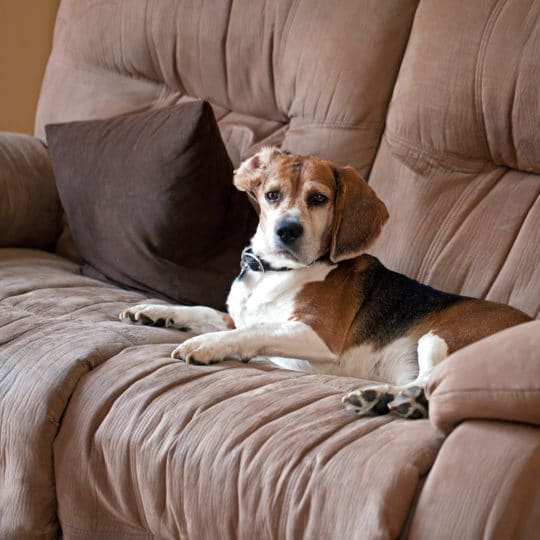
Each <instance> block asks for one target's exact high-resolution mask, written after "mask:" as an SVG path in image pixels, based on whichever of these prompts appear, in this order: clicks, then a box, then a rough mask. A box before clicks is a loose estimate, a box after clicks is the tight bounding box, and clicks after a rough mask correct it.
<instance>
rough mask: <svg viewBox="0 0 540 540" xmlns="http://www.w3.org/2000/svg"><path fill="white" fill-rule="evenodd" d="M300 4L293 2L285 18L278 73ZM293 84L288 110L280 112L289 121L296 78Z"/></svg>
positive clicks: (294, 94) (297, 1) (297, 0)
mask: <svg viewBox="0 0 540 540" xmlns="http://www.w3.org/2000/svg"><path fill="white" fill-rule="evenodd" d="M298 4H299V0H296V1H295V2H294V3H293V5H292V6H291V7H290V8H289V10H288V12H287V18H286V20H285V24H284V25H283V33H282V38H281V46H280V50H279V55H278V65H277V71H278V73H281V64H282V59H283V57H284V54H283V53H284V51H285V50H286V49H287V43H288V41H289V34H290V32H291V28H292V24H293V22H294V18H295V16H296V11H297V10H298ZM293 86H294V88H293V91H292V93H291V94H290V95H291V96H292V97H291V98H290V101H289V103H288V104H287V110H286V111H283V110H280V112H281V113H283V115H284V116H285V117H286V118H288V119H289V121H290V118H291V105H292V102H293V101H294V97H295V96H296V78H294V79H293ZM275 88H276V87H274V90H275ZM275 99H276V103H277V96H276V98H275Z"/></svg>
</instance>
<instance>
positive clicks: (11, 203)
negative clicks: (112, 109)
mask: <svg viewBox="0 0 540 540" xmlns="http://www.w3.org/2000/svg"><path fill="white" fill-rule="evenodd" d="M61 217H62V207H61V204H60V199H59V198H58V193H57V191H56V184H55V182H54V176H53V170H52V166H51V163H50V161H49V155H48V153H47V150H46V148H45V147H44V146H43V144H42V143H41V141H40V140H39V139H36V138H35V137H32V136H30V135H21V134H15V133H6V132H0V247H8V246H11V247H32V248H49V247H52V246H53V244H54V242H55V241H56V239H57V237H58V234H59V233H60V225H61Z"/></svg>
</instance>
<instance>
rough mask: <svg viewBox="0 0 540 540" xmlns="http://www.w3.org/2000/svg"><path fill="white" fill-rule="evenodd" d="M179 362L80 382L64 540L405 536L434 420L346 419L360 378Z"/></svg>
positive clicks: (164, 356)
mask: <svg viewBox="0 0 540 540" xmlns="http://www.w3.org/2000/svg"><path fill="white" fill-rule="evenodd" d="M169 354H170V347H169V346H168V345H160V346H143V347H135V348H130V349H129V350H126V351H124V352H122V353H120V354H118V355H116V356H115V357H114V358H111V359H110V360H109V361H107V362H106V363H105V364H104V365H102V366H100V367H99V368H97V369H96V370H94V371H93V372H92V373H91V374H89V375H88V376H85V377H83V378H82V379H81V381H80V384H79V386H78V388H77V389H76V391H75V392H74V394H73V396H72V398H71V402H70V406H69V408H68V409H67V411H66V415H65V417H64V420H63V424H62V427H61V429H60V433H59V436H58V438H57V439H56V441H55V445H54V454H55V471H56V478H57V489H58V493H59V501H58V510H59V516H60V521H61V523H62V530H63V532H64V535H66V538H69V539H77V540H81V539H83V538H84V539H89V538H91V537H92V534H94V535H95V536H94V537H97V536H99V538H107V539H111V540H112V539H115V538H123V535H124V534H126V535H127V534H129V535H131V536H133V537H134V538H145V537H146V535H149V536H150V538H162V539H171V540H173V539H177V538H189V539H190V540H197V539H204V538H258V539H261V540H262V539H265V540H273V539H276V538H310V539H313V540H315V539H321V540H323V539H328V538H358V537H362V538H396V537H397V536H398V535H399V533H400V531H401V529H402V527H403V526H404V524H405V521H406V519H407V515H408V512H409V509H410V507H411V505H412V503H413V500H414V496H415V492H416V490H417V488H418V485H419V481H420V479H421V478H422V477H423V476H424V475H425V474H426V473H427V471H428V469H429V468H430V466H431V463H432V462H433V460H434V459H435V455H436V453H437V450H438V448H439V445H440V444H441V442H442V441H441V438H440V435H438V434H437V432H436V431H435V430H433V428H431V427H430V424H429V422H427V421H426V420H421V421H418V422H408V421H405V420H401V419H399V420H398V419H396V418H395V417H392V416H386V417H373V418H365V419H358V418H357V417H355V416H354V415H352V414H350V413H348V412H346V411H344V410H343V408H342V404H341V400H340V397H341V395H342V394H343V393H344V392H346V391H348V390H350V389H352V388H354V387H356V386H357V385H358V384H359V381H357V380H354V379H350V378H344V377H331V376H322V375H308V374H304V373H299V372H294V371H285V370H281V369H277V368H275V367H272V366H271V365H269V364H267V363H260V362H257V361H255V362H252V363H250V364H248V365H244V364H241V363H240V362H232V361H229V362H226V363H224V364H223V365H214V366H210V367H208V366H191V365H185V364H183V363H178V362H175V361H173V360H171V359H170V357H169ZM80 501H85V503H84V504H81V503H80ZM96 518H98V519H96ZM131 536H130V537H131Z"/></svg>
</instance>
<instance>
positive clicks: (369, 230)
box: [330, 167, 388, 263]
mask: <svg viewBox="0 0 540 540" xmlns="http://www.w3.org/2000/svg"><path fill="white" fill-rule="evenodd" d="M334 172H335V178H336V183H337V194H336V201H335V205H334V223H333V226H332V239H331V242H330V260H331V261H332V262H334V263H335V262H340V261H344V260H347V259H352V258H354V257H357V256H358V255H360V254H361V253H362V252H364V251H365V250H366V249H367V248H368V247H369V245H370V244H371V243H372V242H373V241H374V240H375V238H377V236H379V233H380V232H381V229H382V226H383V225H384V223H385V222H386V220H387V219H388V210H387V209H386V206H385V204H384V203H383V202H382V201H381V200H380V199H379V198H378V197H377V195H376V194H375V192H374V191H373V190H372V189H371V187H370V186H369V185H368V183H367V182H366V181H365V180H364V179H363V178H361V177H360V175H359V174H358V173H357V172H356V171H355V170H354V169H353V168H352V167H343V168H341V169H339V168H336V169H335V171H334Z"/></svg>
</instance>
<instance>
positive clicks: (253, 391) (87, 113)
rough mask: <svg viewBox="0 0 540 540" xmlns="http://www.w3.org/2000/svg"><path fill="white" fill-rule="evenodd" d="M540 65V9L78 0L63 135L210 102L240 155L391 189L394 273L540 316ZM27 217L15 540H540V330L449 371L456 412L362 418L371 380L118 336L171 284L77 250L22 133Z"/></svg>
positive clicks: (11, 341) (2, 165) (11, 382)
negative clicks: (274, 156)
mask: <svg viewBox="0 0 540 540" xmlns="http://www.w3.org/2000/svg"><path fill="white" fill-rule="evenodd" d="M539 59H540V3H539V2H535V1H534V0H506V1H504V0H475V1H470V0H437V1H434V0H421V1H420V2H419V3H418V2H416V1H415V0H384V1H383V0H350V1H344V2H340V3H334V2H329V1H327V0H296V1H292V0H290V1H289V0H273V1H270V0H268V1H266V2H264V1H263V0H260V1H259V0H257V1H254V0H238V1H234V2H232V1H225V0H224V1H219V2H204V3H203V2H191V1H183V2H182V1H180V0H178V1H174V0H159V1H150V0H148V1H146V2H145V1H143V0H123V1H122V0H109V1H107V2H104V1H101V0H100V1H98V0H85V1H84V2H83V1H81V0H64V1H63V2H62V4H61V6H60V11H59V14H58V21H57V24H56V31H55V38H54V48H53V52H52V55H51V58H50V61H49V64H48V67H47V72H46V76H45V80H44V83H43V89H42V93H41V98H40V103H39V110H38V115H37V122H36V137H37V138H39V139H43V137H44V125H45V124H46V123H49V122H58V121H67V120H75V119H86V118H100V117H107V116H110V115H115V114H119V113H125V112H128V111H135V110H142V109H146V108H148V107H160V106H163V105H166V104H170V103H177V102H181V101H183V100H185V99H188V98H190V97H203V98H206V99H208V100H209V101H210V102H211V103H212V105H213V107H214V108H215V113H216V117H217V118H218V120H219V124H220V127H221V130H222V134H223V138H224V140H225V142H226V145H227V148H228V150H229V152H230V155H231V157H232V159H233V161H234V162H235V164H237V163H238V162H239V160H240V159H242V158H243V157H245V156H248V155H249V154H250V153H251V152H253V151H254V149H256V148H257V147H258V145H260V144H263V143H268V144H269V143H272V144H278V145H281V146H283V147H284V148H286V149H288V150H291V151H294V152H302V153H317V154H321V155H323V156H326V157H328V158H331V159H334V160H336V161H338V162H340V163H343V164H345V163H349V164H352V165H354V166H356V167H357V168H358V169H359V170H360V171H361V172H362V173H363V174H364V175H365V176H366V177H368V178H369V181H370V183H371V184H372V185H373V186H374V188H375V189H376V190H377V192H378V193H379V195H380V196H381V197H382V198H383V199H384V200H385V201H386V203H387V205H388V207H389V210H390V215H391V218H390V221H389V222H388V224H387V226H386V228H385V230H384V232H383V234H382V236H381V238H380V240H379V241H378V242H377V244H376V245H375V246H374V248H373V253H374V254H375V255H377V256H379V257H380V258H381V259H382V261H383V262H384V263H385V264H386V265H388V266H389V267H390V268H392V269H396V270H399V271H403V272H406V273H407V274H409V275H411V276H412V277H415V278H418V279H421V280H423V281H426V282H428V283H430V284H432V285H434V286H436V287H439V288H442V289H445V290H449V291H453V292H458V293H463V294H467V295H473V296H478V297H484V298H488V299H491V300H497V301H502V302H508V303H510V304H512V305H514V306H517V307H519V308H521V309H523V310H524V311H526V312H527V313H529V314H530V315H532V316H534V317H536V318H538V314H539V309H540V268H539V266H540V198H539V194H540V177H539V174H540V98H539V88H540V64H539ZM2 75H3V76H6V75H7V76H9V75H8V74H2ZM81 151H84V149H82V150H81ZM0 227H1V229H0V245H1V246H2V249H1V250H0V399H1V401H0V438H1V439H0V482H1V484H0V538H2V539H32V538H40V539H48V538H55V537H58V536H60V535H63V537H64V538H65V539H77V540H82V539H85V540H91V539H92V540H94V539H112V540H116V539H143V538H144V539H147V538H160V539H161V538H164V539H173V538H181V539H190V540H191V539H193V540H197V539H210V538H212V539H215V538H219V539H233V538H241V539H245V540H252V539H280V538H286V539H291V540H296V539H301V538H302V539H306V540H311V539H333V538H336V539H343V538H357V539H375V538H398V537H402V538H406V537H407V538H412V539H429V540H432V539H437V540H441V539H460V540H464V539H479V538H484V539H487V538H490V539H509V538H512V539H515V538H521V539H531V538H538V535H539V534H540V532H539V531H540V352H539V351H540V322H539V321H537V320H535V321H533V322H530V323H527V324H524V325H522V326H518V327H515V328H512V329H510V330H507V331H504V332H501V333H500V334H497V335H494V336H492V337H490V338H488V339H485V340H483V341H481V342H478V343H476V344H474V345H472V346H470V347H468V348H466V349H463V350H461V351H459V352H458V353H456V354H454V355H453V356H452V357H451V358H449V359H448V360H447V361H446V362H445V363H444V364H442V365H441V366H440V367H439V368H437V369H436V370H435V372H434V373H433V376H432V377H431V380H430V383H429V391H430V394H431V418H430V420H419V421H405V420H401V419H396V418H394V417H393V416H383V417H375V418H364V419H357V418H356V417H354V416H352V415H350V414H349V413H347V412H345V411H344V410H342V408H341V404H340V397H341V395H342V394H343V393H344V392H345V391H347V390H350V389H352V388H355V387H356V386H358V385H359V384H362V383H363V381H360V382H359V381H357V380H354V379H351V378H344V377H331V376H316V375H307V374H303V373H298V372H293V371H285V370H280V369H277V368H275V367H273V366H272V365H270V364H268V363H265V362H254V363H251V364H248V365H241V364H239V363H235V362H227V363H225V364H223V365H215V366H211V367H197V366H186V365H184V364H182V363H179V362H175V361H172V360H171V359H170V358H169V354H170V352H171V350H172V348H173V347H174V346H175V345H176V344H178V342H179V340H181V339H183V337H185V334H184V335H183V334H181V333H178V332H174V331H171V330H164V329H159V328H148V327H135V326H129V325H123V324H121V323H120V322H118V321H117V314H118V312H119V311H120V309H121V308H123V307H124V306H126V305H129V304H132V303H135V302H139V301H140V300H141V299H142V298H143V295H142V294H138V293H136V292H132V291H124V290H121V289H118V288H114V287H112V286H111V285H107V284H103V283H100V282H97V281H93V280H91V279H89V278H87V277H83V276H81V275H80V273H79V268H80V267H79V265H78V264H77V262H75V261H73V260H68V258H66V256H65V255H68V254H69V253H70V250H69V245H70V243H69V235H68V234H67V230H66V229H63V233H61V230H62V215H61V208H60V205H59V201H58V197H57V194H56V191H55V186H54V179H53V175H52V172H51V167H50V163H49V161H48V157H47V153H46V150H45V149H44V147H43V146H42V144H41V143H40V142H39V141H38V140H37V139H34V138H32V137H29V136H17V135H13V134H2V135H1V136H0ZM55 251H56V253H55ZM60 254H63V255H64V256H61V255H60Z"/></svg>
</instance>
